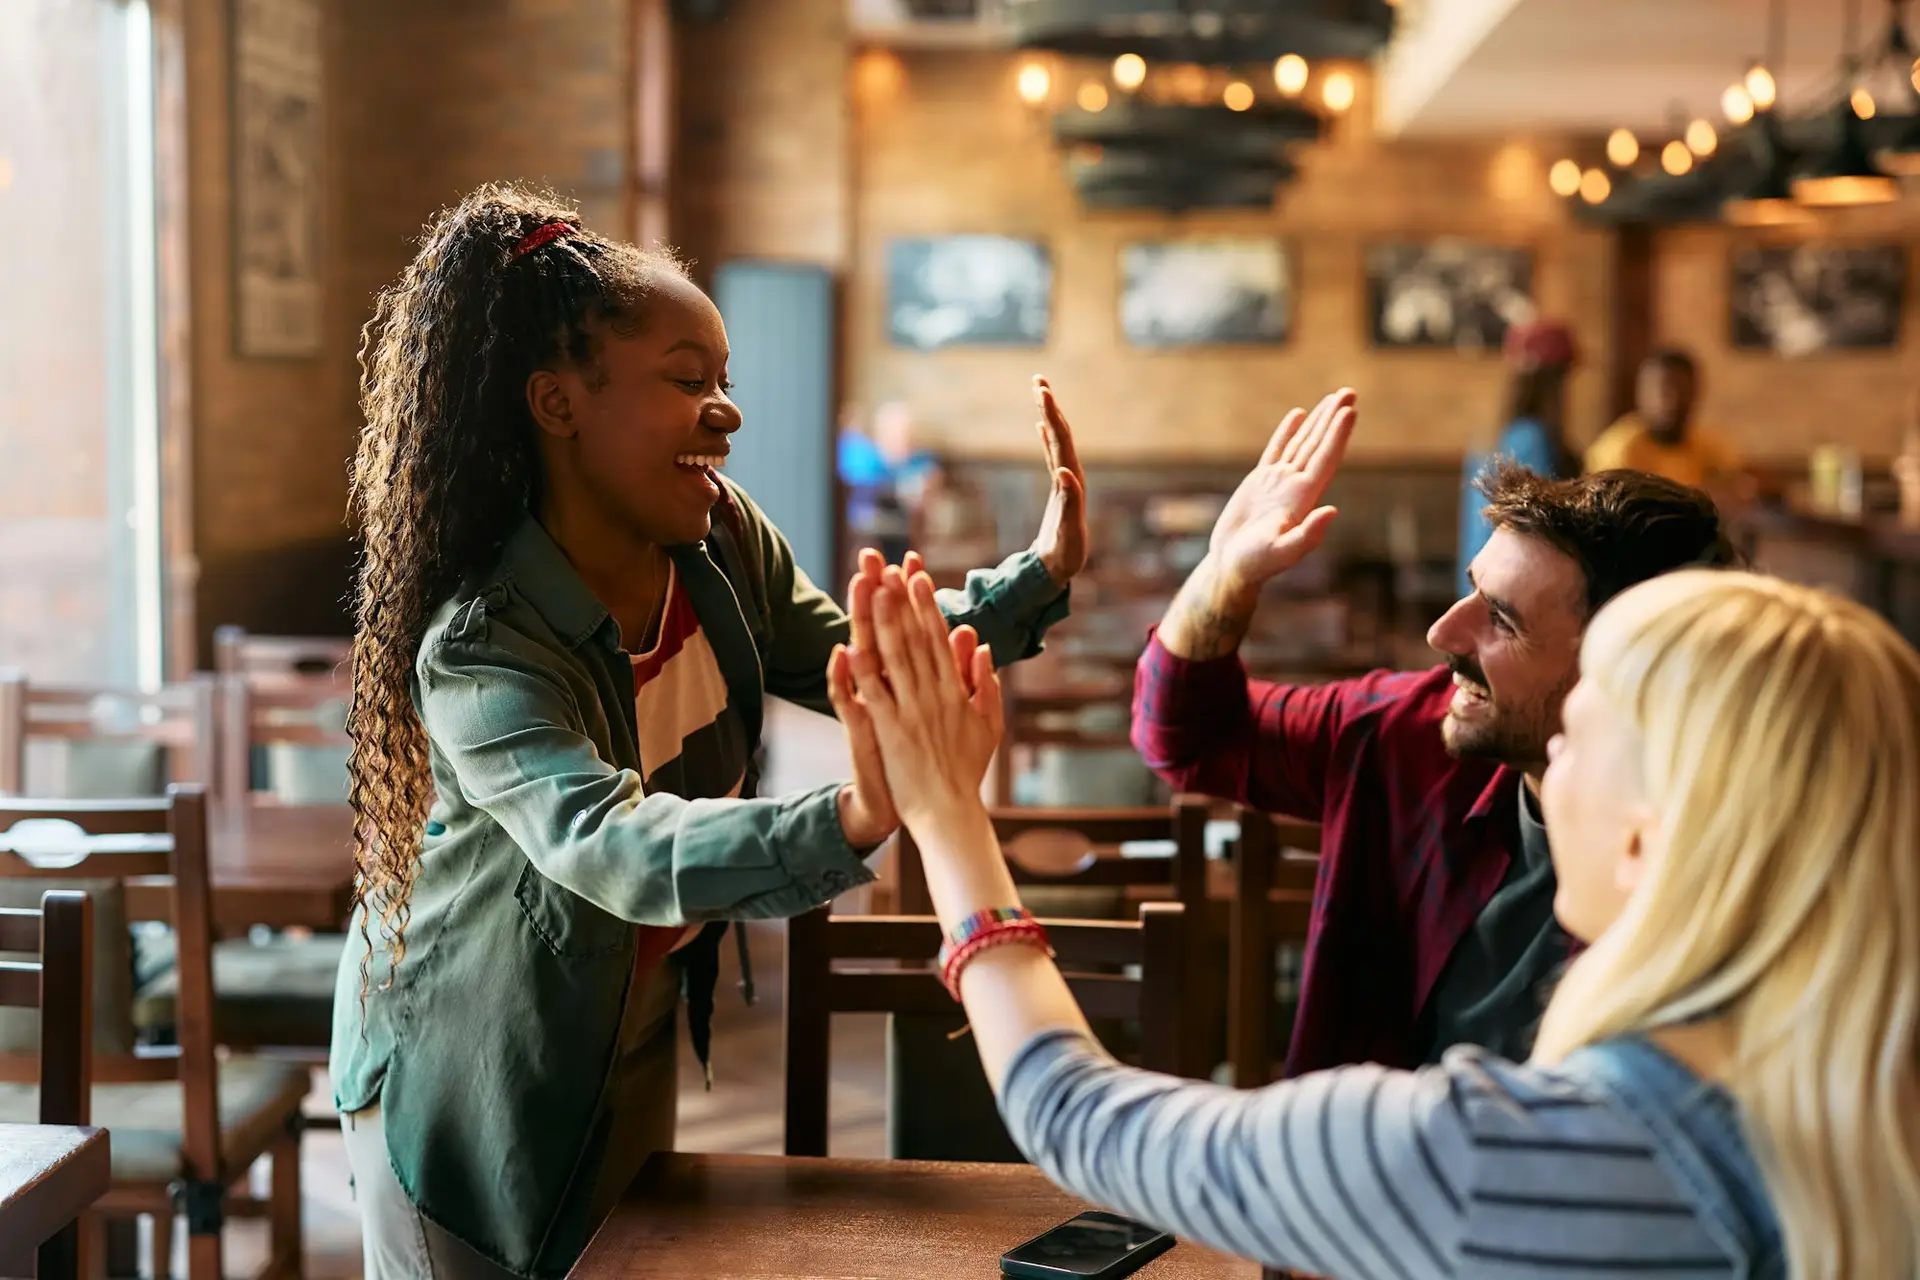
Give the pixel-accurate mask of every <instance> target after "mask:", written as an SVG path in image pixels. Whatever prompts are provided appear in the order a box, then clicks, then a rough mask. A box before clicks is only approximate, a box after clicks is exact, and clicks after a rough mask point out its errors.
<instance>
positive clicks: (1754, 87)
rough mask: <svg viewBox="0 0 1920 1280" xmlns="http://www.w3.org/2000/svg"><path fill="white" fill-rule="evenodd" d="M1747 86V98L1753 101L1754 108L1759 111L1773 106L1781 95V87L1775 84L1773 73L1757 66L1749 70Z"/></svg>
mask: <svg viewBox="0 0 1920 1280" xmlns="http://www.w3.org/2000/svg"><path fill="white" fill-rule="evenodd" d="M1745 84H1746V89H1747V97H1749V98H1751V99H1753V105H1754V108H1755V109H1756V110H1759V111H1765V110H1767V109H1768V108H1769V107H1771V106H1773V102H1774V99H1775V98H1776V97H1777V96H1778V95H1779V86H1778V85H1776V84H1774V82H1773V72H1771V71H1769V70H1767V69H1766V68H1765V67H1763V66H1759V65H1757V64H1756V65H1754V66H1752V67H1749V68H1747V78H1746V81H1745Z"/></svg>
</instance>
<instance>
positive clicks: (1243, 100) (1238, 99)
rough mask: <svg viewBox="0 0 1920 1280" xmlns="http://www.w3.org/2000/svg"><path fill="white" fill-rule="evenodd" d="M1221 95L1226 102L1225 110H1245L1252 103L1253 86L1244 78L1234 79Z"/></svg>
mask: <svg viewBox="0 0 1920 1280" xmlns="http://www.w3.org/2000/svg"><path fill="white" fill-rule="evenodd" d="M1221 96H1222V98H1223V99H1224V100H1225V102H1226V104H1227V110H1229V111H1245V110H1246V109H1247V108H1248V107H1251V106H1252V105H1253V86H1252V85H1250V84H1248V83H1247V82H1246V81H1244V80H1235V81H1234V82H1233V83H1232V84H1230V85H1228V86H1227V90H1226V92H1225V93H1224V94H1222V95H1221Z"/></svg>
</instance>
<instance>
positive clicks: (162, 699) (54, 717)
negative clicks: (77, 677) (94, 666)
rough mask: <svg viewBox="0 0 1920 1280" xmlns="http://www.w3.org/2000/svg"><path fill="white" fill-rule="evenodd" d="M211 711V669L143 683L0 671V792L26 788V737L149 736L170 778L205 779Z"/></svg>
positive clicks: (210, 756) (210, 764) (210, 757)
mask: <svg viewBox="0 0 1920 1280" xmlns="http://www.w3.org/2000/svg"><path fill="white" fill-rule="evenodd" d="M217 718H218V717H217V711H216V697H215V686H214V681H213V679H212V677H210V676H205V675H199V676H195V677H193V678H192V679H190V680H187V681H183V682H181V683H179V684H169V685H163V686H161V687H160V688H159V689H157V690H151V691H149V690H141V689H134V688H120V687H116V686H113V685H91V684H85V685H83V684H61V685H54V684H31V683H29V682H28V680H27V678H26V676H25V675H24V674H23V673H22V672H19V671H17V670H11V669H9V670H4V671H0V796H9V795H11V796H17V795H25V794H26V791H27V744H28V743H29V742H30V741H33V740H35V739H48V738H51V739H60V740H65V741H68V742H123V743H135V742H144V743H152V744H154V745H155V746H158V747H161V748H163V749H165V750H166V751H167V753H168V755H169V757H170V767H169V770H168V774H169V780H170V781H174V782H187V783H200V784H203V785H206V784H211V783H212V782H213V780H214V774H215V763H214V756H215V748H214V739H215V737H216V732H217V729H216V722H217Z"/></svg>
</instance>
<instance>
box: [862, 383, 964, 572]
mask: <svg viewBox="0 0 1920 1280" xmlns="http://www.w3.org/2000/svg"><path fill="white" fill-rule="evenodd" d="M837 445H838V447H837V450H836V461H837V466H838V469H839V472H840V483H841V484H843V485H845V486H846V490H847V527H848V529H849V531H850V532H851V533H853V534H854V536H855V538H856V539H857V540H858V541H859V542H861V543H864V544H870V545H872V546H874V547H876V548H878V549H879V551H880V554H881V555H882V556H884V557H885V558H886V560H887V563H889V564H898V563H899V562H900V560H901V559H902V558H903V557H904V556H905V555H906V554H907V546H908V544H909V543H910V542H911V541H912V532H911V518H910V512H911V508H912V507H913V506H914V505H915V504H916V502H917V500H918V498H919V496H920V491H921V489H922V488H923V487H924V486H925V484H926V482H927V481H928V479H929V478H930V477H931V476H932V475H933V474H934V473H935V472H937V471H938V470H939V469H940V461H939V458H938V457H937V456H936V455H935V454H934V453H933V452H932V451H931V450H928V449H916V448H914V447H913V417H912V413H911V411H910V410H909V409H908V408H907V406H906V405H904V404H900V403H898V402H892V403H888V404H883V405H881V406H880V408H879V409H878V410H877V411H876V412H875V413H874V416H873V434H872V435H868V434H867V433H865V432H863V431H861V430H860V428H859V425H858V423H857V422H855V421H853V420H852V418H851V416H850V415H849V418H848V419H847V420H846V421H845V422H843V423H842V426H841V429H840V438H839V440H838V442H837Z"/></svg>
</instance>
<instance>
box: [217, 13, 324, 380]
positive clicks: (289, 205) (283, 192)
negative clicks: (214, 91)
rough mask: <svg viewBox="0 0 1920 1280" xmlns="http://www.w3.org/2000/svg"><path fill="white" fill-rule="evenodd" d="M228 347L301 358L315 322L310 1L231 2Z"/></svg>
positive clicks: (319, 91) (318, 121)
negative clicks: (230, 291) (230, 338)
mask: <svg viewBox="0 0 1920 1280" xmlns="http://www.w3.org/2000/svg"><path fill="white" fill-rule="evenodd" d="M229 13H230V14H231V18H232V39H233V45H232V55H233V56H232V97H231V104H232V113H233V121H232V155H231V161H232V163H231V173H232V181H233V215H232V216H233V295H234V306H233V325H234V335H233V336H234V349H235V351H236V353H237V354H239V355H241V356H244V357H254V358H277V359H311V358H313V357H315V356H318V355H319V354H320V351H321V346H322V334H323V329H324V315H323V308H324V303H325V285H324V283H323V278H322V264H321V235H322V221H323V219H324V216H325V204H324V190H323V187H322V175H323V174H324V173H325V171H326V136H325V132H324V125H323V118H322V111H323V108H324V105H325V104H324V101H323V99H324V82H325V69H324V62H323V48H322V31H321V22H322V18H321V9H320V4H319V0H232V3H231V7H230V9H229Z"/></svg>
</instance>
